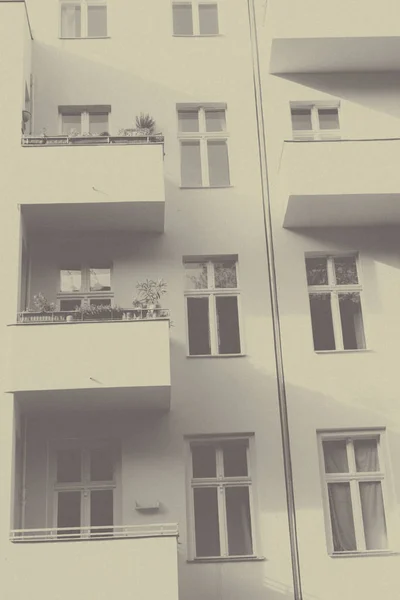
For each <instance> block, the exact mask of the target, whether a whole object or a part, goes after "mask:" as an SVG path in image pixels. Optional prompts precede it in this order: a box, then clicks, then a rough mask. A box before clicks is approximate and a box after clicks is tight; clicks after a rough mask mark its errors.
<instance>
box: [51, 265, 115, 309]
mask: <svg viewBox="0 0 400 600" xmlns="http://www.w3.org/2000/svg"><path fill="white" fill-rule="evenodd" d="M92 268H94V267H89V266H87V265H82V266H81V268H80V270H81V289H80V291H79V292H62V291H61V271H67V270H68V269H63V268H60V269H59V272H58V275H59V290H58V292H57V302H58V304H59V306H60V302H61V300H76V301H77V306H79V305H81V306H83V305H86V306H88V305H90V301H91V300H108V299H110V300H111V301H112V299H113V298H114V292H113V291H112V276H113V269H112V267H104V268H109V269H110V287H111V290H110V291H98V292H96V291H92V290H91V289H90V270H91V269H92ZM99 268H102V267H99ZM71 270H73V271H75V270H78V269H71Z"/></svg>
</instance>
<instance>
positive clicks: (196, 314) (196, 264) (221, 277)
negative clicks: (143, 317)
mask: <svg viewBox="0 0 400 600" xmlns="http://www.w3.org/2000/svg"><path fill="white" fill-rule="evenodd" d="M184 266H185V295H186V306H187V320H188V345H189V356H210V355H230V354H240V353H241V351H242V349H241V340H240V337H241V336H240V317H239V290H238V279H237V258H232V257H219V258H213V259H210V260H206V259H193V260H185V263H184Z"/></svg>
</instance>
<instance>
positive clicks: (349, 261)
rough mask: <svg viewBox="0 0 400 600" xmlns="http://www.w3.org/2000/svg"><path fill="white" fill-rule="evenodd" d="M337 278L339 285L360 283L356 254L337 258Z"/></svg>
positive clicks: (335, 260) (335, 261)
mask: <svg viewBox="0 0 400 600" xmlns="http://www.w3.org/2000/svg"><path fill="white" fill-rule="evenodd" d="M334 263H335V279H336V283H337V285H351V284H357V283H358V276H357V263H356V257H355V256H344V257H342V258H339V257H338V258H335V259H334Z"/></svg>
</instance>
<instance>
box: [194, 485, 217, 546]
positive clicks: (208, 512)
mask: <svg viewBox="0 0 400 600" xmlns="http://www.w3.org/2000/svg"><path fill="white" fill-rule="evenodd" d="M217 494H218V489H217V488H215V487H212V488H194V490H193V499H194V523H195V536H196V556H220V553H221V550H220V541H219V526H218V498H217Z"/></svg>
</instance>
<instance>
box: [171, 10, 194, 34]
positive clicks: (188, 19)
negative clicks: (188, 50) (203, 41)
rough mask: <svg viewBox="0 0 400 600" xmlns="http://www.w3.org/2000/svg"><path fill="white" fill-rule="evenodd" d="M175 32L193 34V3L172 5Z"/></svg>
mask: <svg viewBox="0 0 400 600" xmlns="http://www.w3.org/2000/svg"><path fill="white" fill-rule="evenodd" d="M172 13H173V22H174V34H175V35H192V34H193V20H192V5H191V4H174V5H173V7H172Z"/></svg>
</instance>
